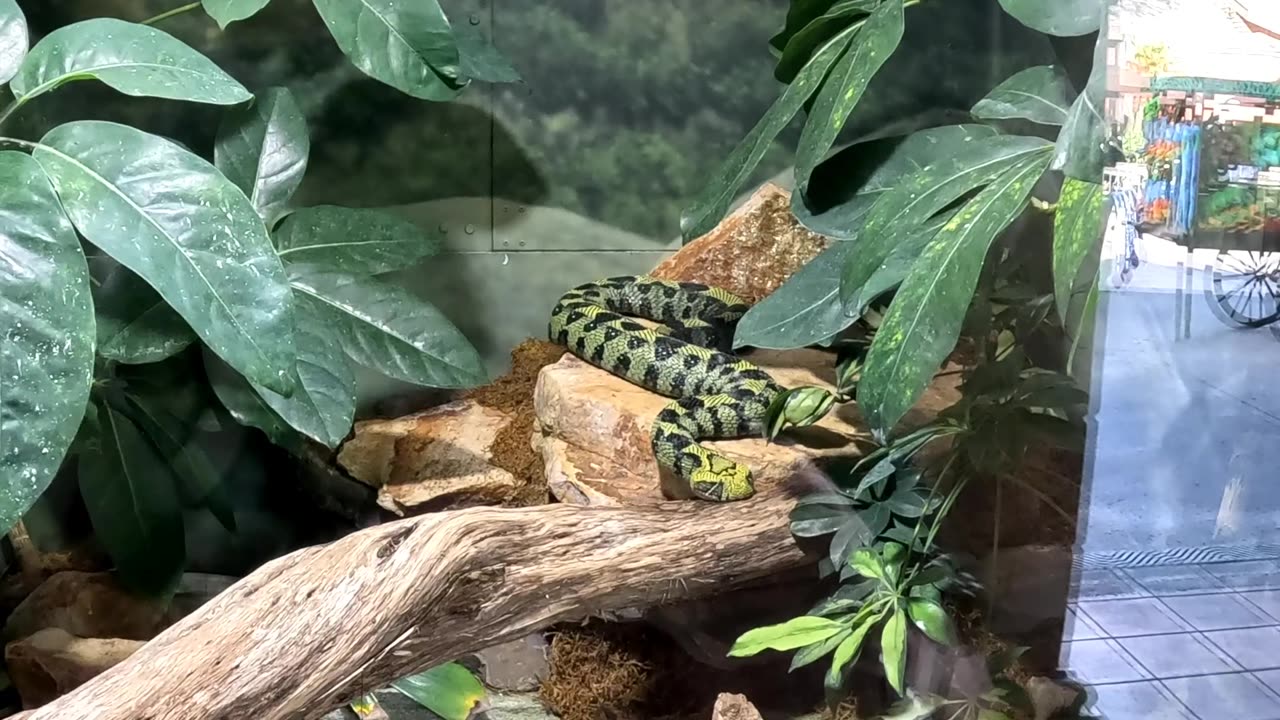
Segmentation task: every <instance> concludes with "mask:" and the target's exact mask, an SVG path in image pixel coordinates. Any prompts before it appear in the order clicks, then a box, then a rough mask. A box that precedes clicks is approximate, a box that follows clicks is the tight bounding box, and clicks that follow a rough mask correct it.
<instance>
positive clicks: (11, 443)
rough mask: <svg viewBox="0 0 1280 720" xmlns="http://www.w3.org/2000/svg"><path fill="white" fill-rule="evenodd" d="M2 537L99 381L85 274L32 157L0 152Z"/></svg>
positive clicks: (50, 471)
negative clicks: (94, 372)
mask: <svg viewBox="0 0 1280 720" xmlns="http://www.w3.org/2000/svg"><path fill="white" fill-rule="evenodd" d="M0 317H2V318H4V323H3V326H2V329H0V533H4V532H8V531H9V528H11V527H13V524H14V523H15V522H17V521H18V519H19V518H21V517H22V514H23V513H24V512H26V511H27V509H28V508H30V507H31V504H32V503H34V502H35V501H36V498H38V497H40V494H41V493H42V492H44V490H45V488H46V487H48V486H49V482H50V480H52V479H53V476H54V474H55V473H56V472H57V470H58V466H59V465H60V464H61V463H62V458H63V456H64V455H65V454H66V452H67V448H68V447H69V446H70V445H71V441H72V439H73V438H75V435H76V431H77V429H78V428H79V427H80V421H81V419H82V418H83V417H84V414H85V405H86V403H87V402H88V399H89V386H90V383H91V382H92V381H93V304H92V299H91V298H90V294H89V267H88V265H87V264H86V263H85V259H84V253H83V252H82V251H81V249H80V241H79V240H78V239H77V238H76V233H75V230H74V229H73V228H72V227H71V223H70V222H69V221H68V220H67V218H66V216H65V215H64V214H63V213H62V208H61V207H60V206H59V205H58V198H57V196H56V195H54V192H53V187H52V186H50V184H49V180H48V179H47V178H46V177H45V175H44V172H43V171H42V170H41V169H40V166H39V165H38V164H36V162H35V161H34V160H32V159H31V158H30V156H28V155H25V154H22V153H17V152H0Z"/></svg>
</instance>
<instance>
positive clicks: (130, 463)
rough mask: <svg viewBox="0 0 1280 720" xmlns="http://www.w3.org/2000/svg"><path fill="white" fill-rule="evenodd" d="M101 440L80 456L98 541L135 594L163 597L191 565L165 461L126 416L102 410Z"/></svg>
mask: <svg viewBox="0 0 1280 720" xmlns="http://www.w3.org/2000/svg"><path fill="white" fill-rule="evenodd" d="M98 421H99V426H100V428H101V434H100V435H99V436H98V438H97V441H96V442H93V443H90V444H89V446H88V447H87V448H86V449H85V451H84V453H83V454H82V455H81V456H80V462H79V466H78V468H79V475H80V495H81V497H83V498H84V504H85V508H86V509H87V510H88V511H89V519H90V520H91V521H92V522H93V530H94V535H95V536H96V537H97V539H98V541H99V542H100V543H102V545H103V547H104V548H106V551H107V554H108V555H110V556H111V559H112V560H113V561H115V564H116V571H117V572H118V573H119V574H120V578H121V580H123V581H124V582H125V584H126V585H128V586H129V587H131V588H134V589H137V590H140V591H144V592H149V593H158V592H161V591H163V590H165V589H166V588H167V587H169V586H170V585H171V584H172V583H173V581H174V580H176V578H177V576H178V575H179V574H180V573H181V572H182V568H183V565H184V563H185V562H186V545H185V539H184V533H183V522H182V507H181V505H180V504H179V502H178V497H177V494H176V492H175V490H174V486H173V480H172V477H171V475H170V474H169V468H168V467H167V466H166V464H165V460H164V458H163V457H162V456H161V455H160V454H159V452H157V450H156V448H155V447H154V446H153V445H151V444H150V443H148V442H147V440H146V439H145V438H144V437H143V436H142V434H141V433H140V432H139V431H138V428H137V426H135V425H134V424H133V422H132V421H131V420H130V419H129V418H128V416H126V415H125V414H123V413H121V412H118V411H117V410H115V409H114V408H112V407H111V406H110V404H104V405H100V406H99V408H98Z"/></svg>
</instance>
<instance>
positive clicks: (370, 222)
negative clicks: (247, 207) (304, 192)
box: [275, 205, 440, 275]
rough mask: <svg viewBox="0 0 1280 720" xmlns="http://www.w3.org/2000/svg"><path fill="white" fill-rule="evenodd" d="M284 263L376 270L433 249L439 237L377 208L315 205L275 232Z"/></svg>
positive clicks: (405, 265)
mask: <svg viewBox="0 0 1280 720" xmlns="http://www.w3.org/2000/svg"><path fill="white" fill-rule="evenodd" d="M275 241H276V250H277V252H278V253H279V254H280V259H281V260H284V262H285V263H286V264H311V265H316V266H320V267H326V268H330V269H332V270H341V271H343V272H347V273H351V274H355V275H379V274H381V273H385V272H390V271H392V270H402V269H404V268H408V267H411V266H413V265H414V264H415V263H417V262H418V261H420V260H422V259H423V258H425V257H428V256H430V255H434V254H436V252H438V251H439V249H440V243H439V242H438V241H436V239H435V238H433V237H430V236H428V235H426V234H425V233H423V232H422V230H420V229H419V228H418V226H417V225H414V224H413V223H411V222H409V221H408V220H404V219H402V218H400V217H399V216H396V215H392V214H391V213H387V212H382V211H379V210H366V209H363V208H346V207H338V206H336V205H320V206H316V207H308V208H302V209H301V210H298V211H296V212H293V213H291V214H290V215H289V217H287V218H285V219H284V222H282V223H281V224H280V228H279V229H278V230H276V232H275Z"/></svg>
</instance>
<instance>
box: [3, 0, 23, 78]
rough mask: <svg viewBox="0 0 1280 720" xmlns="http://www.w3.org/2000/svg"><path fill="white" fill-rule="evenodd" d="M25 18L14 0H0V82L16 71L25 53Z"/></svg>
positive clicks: (11, 76) (10, 76)
mask: <svg viewBox="0 0 1280 720" xmlns="http://www.w3.org/2000/svg"><path fill="white" fill-rule="evenodd" d="M28 42H30V38H29V35H28V31H27V18H26V16H24V15H23V14H22V8H20V7H18V3H17V2H16V0H0V84H3V83H7V82H9V80H10V79H11V78H13V76H14V74H15V73H17V72H18V66H20V65H21V64H22V58H24V57H26V55H27V47H28V45H27V43H28Z"/></svg>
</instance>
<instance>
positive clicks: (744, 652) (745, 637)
mask: <svg viewBox="0 0 1280 720" xmlns="http://www.w3.org/2000/svg"><path fill="white" fill-rule="evenodd" d="M843 629H844V626H843V625H841V624H840V623H838V622H836V621H835V620H829V619H827V618H824V617H814V616H812V615H801V616H800V617H798V618H793V619H791V620H788V621H787V622H784V623H781V624H779V625H769V626H767V627H761V628H756V629H754V630H748V631H747V632H745V633H743V634H742V636H741V637H739V638H738V639H737V640H736V641H735V642H734V643H733V647H731V648H729V657H746V656H749V655H757V654H759V653H761V652H764V651H765V650H795V649H796V648H801V647H804V646H806V645H812V644H814V643H819V642H822V641H823V640H826V639H827V638H829V637H831V636H832V635H835V634H836V633H838V632H840V631H841V630H843Z"/></svg>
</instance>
